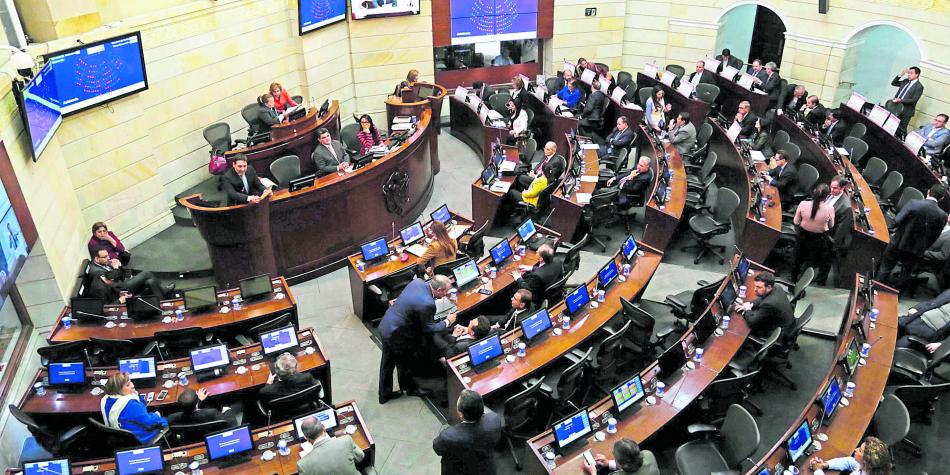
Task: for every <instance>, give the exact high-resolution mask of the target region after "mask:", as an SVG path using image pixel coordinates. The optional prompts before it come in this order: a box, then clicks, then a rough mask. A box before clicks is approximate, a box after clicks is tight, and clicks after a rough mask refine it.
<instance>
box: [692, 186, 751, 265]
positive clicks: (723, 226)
mask: <svg viewBox="0 0 950 475" xmlns="http://www.w3.org/2000/svg"><path fill="white" fill-rule="evenodd" d="M738 207H739V195H737V194H736V192H734V191H732V190H730V189H729V188H725V187H723V188H719V190H718V191H717V192H716V202H715V203H713V205H712V206H711V207H710V208H709V214H706V213H702V214H696V215H693V216H692V217H690V218H689V229H690V231H692V232H693V235H694V236H695V237H696V244H695V245H692V246H685V247H683V249H682V250H683V251H688V250H690V249H695V250H696V257H695V258H694V259H693V264H699V261H700V260H702V258H703V256H705V255H706V254H712V255H714V256H716V257H718V258H719V264H720V265H722V264H725V263H726V258H725V257H723V255H722V254H720V253H719V252H717V251H716V250H717V249H720V250H721V251H722V252H725V250H726V247H725V246H720V245H715V244H712V243H710V241H711V240H712V238H714V237H716V236H719V235H722V234H726V233H728V232H729V231H730V230H732V214H733V213H734V212H735V211H736V209H737V208H738Z"/></svg>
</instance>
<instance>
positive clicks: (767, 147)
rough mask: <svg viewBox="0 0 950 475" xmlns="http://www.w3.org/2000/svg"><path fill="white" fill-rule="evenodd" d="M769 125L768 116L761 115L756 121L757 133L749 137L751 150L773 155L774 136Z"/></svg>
mask: <svg viewBox="0 0 950 475" xmlns="http://www.w3.org/2000/svg"><path fill="white" fill-rule="evenodd" d="M763 122H764V123H763ZM768 125H769V124H768V118H767V117H760V118H759V119H758V120H756V121H755V133H754V134H752V136H751V137H749V150H756V151H759V152H762V155H763V156H765V157H770V156H772V136H771V135H770V134H769V127H768Z"/></svg>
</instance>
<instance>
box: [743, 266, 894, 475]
mask: <svg viewBox="0 0 950 475" xmlns="http://www.w3.org/2000/svg"><path fill="white" fill-rule="evenodd" d="M854 277H855V278H854V281H855V282H854V283H853V284H852V287H851V288H852V289H854V288H860V287H861V286H862V285H863V283H864V277H863V276H861V275H855V276H854ZM873 288H874V295H873V297H872V302H873V303H872V306H873V307H874V308H877V309H878V310H879V311H880V315H878V317H877V323H876V324H875V325H876V326H875V328H874V329H870V328H869V323H870V322H869V321H868V320H867V319H865V318H864V312H863V311H862V309H863V307H864V303H865V296H864V295H859V293H858V292H856V291H855V290H852V291H851V301H850V305H849V306H848V308H847V314H846V315H845V316H844V320H845V321H846V322H847V324H846V325H847V326H843V327H842V328H845V329H846V332H845V333H844V334H843V335H840V337H839V338H840V339H839V340H838V341H837V344H836V346H835V352H834V356H833V358H832V359H831V364H830V367H829V368H828V370H827V372H826V374H825V377H824V379H823V380H822V383H821V386H819V387H818V389H817V390H816V391H815V396H814V397H813V398H812V399H810V401H817V400H819V399H820V398H821V395H822V393H823V392H824V390H825V388H826V387H827V386H828V383H829V382H830V381H831V379H832V378H834V377H837V378H838V379H839V381H841V382H842V383H843V382H846V381H849V380H850V381H853V382H854V383H855V385H856V389H855V395H854V397H851V398H850V404H849V405H848V406H847V407H839V408H838V409H837V410H836V411H835V414H834V418H833V419H832V420H831V423H830V424H828V425H827V427H823V428H818V429H817V430H815V426H816V424H817V422H816V421H815V418H816V417H817V416H818V410H819V405H818V404H814V403H812V402H809V403H808V405H807V406H805V408H804V409H802V412H801V414H800V415H799V416H798V417H797V418H796V419H795V421H794V422H793V423H792V425H791V426H790V427H789V429H788V431H786V432H785V434H784V435H782V437H781V438H780V439H779V440H778V441H777V442H776V443H775V445H774V446H772V449H771V450H769V452H768V453H767V454H766V455H765V456H764V457H762V458H761V459H760V460H759V461H758V463H757V464H756V468H755V469H753V470H750V471H749V472H748V474H749V475H754V474H756V473H758V471H759V470H761V468H764V467H765V466H768V467H770V468H775V466H776V465H778V464H782V465H783V466H786V467H787V466H788V460H787V450H786V447H785V445H784V442H785V440H786V439H788V438H789V437H791V435H792V434H793V433H794V432H795V431H796V430H797V429H798V426H799V425H801V423H802V421H804V420H806V419H807V420H808V421H809V424H811V425H812V429H813V430H812V432H813V433H814V434H817V433H818V432H821V433H824V434H825V435H827V436H828V440H827V441H825V442H821V450H819V451H817V452H816V453H815V454H813V455H809V456H803V457H802V458H801V459H800V460H799V461H798V463H797V464H796V466H797V467H798V468H799V470H800V471H801V473H804V474H810V473H812V471H811V469H810V468H809V467H808V460H810V459H811V458H812V457H814V456H818V457H821V458H822V459H824V460H828V459H832V458H835V457H845V456H848V455H851V452H853V451H854V448H855V447H857V446H858V445H859V444H860V443H861V438H862V437H863V435H864V432H865V431H866V430H867V428H868V426H870V424H871V419H872V418H873V417H874V412H875V411H876V410H877V405H878V403H879V402H880V400H881V397H882V396H883V395H884V386H885V385H886V384H887V377H888V375H889V374H890V371H891V361H892V360H893V358H894V349H895V348H894V347H895V344H896V342H897V318H898V315H897V314H898V309H897V291H895V290H893V289H891V288H889V287H887V286H885V285H883V284H880V283H878V282H874V287H873ZM854 325H863V326H864V330H865V332H866V333H865V334H866V335H867V336H868V339H869V340H870V343H872V344H873V346H872V348H871V352H870V354H869V355H868V357H867V358H866V360H867V364H866V365H864V366H859V367H858V368H857V369H856V370H855V373H854V376H852V377H850V378H849V377H848V375H847V373H846V372H845V369H844V367H843V365H841V364H839V361H840V360H841V358H843V357H844V355H845V353H846V352H847V351H848V343H849V342H850V341H851V339H852V338H854V337H855V336H858V337H859V338H860V336H859V335H858V330H857V329H856V327H855V326H854ZM842 391H844V389H843V388H842Z"/></svg>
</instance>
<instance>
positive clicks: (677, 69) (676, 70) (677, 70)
mask: <svg viewBox="0 0 950 475" xmlns="http://www.w3.org/2000/svg"><path fill="white" fill-rule="evenodd" d="M666 70H667V71H669V72H671V73H673V74H675V75H676V76H677V77H680V78H681V77H683V75H685V74H686V68H684V67H682V66H680V65H678V64H667V65H666Z"/></svg>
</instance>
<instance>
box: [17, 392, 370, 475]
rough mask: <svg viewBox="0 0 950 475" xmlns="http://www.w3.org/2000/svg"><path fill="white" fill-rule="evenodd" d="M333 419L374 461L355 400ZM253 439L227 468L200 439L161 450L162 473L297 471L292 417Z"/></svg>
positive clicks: (94, 470)
mask: <svg viewBox="0 0 950 475" xmlns="http://www.w3.org/2000/svg"><path fill="white" fill-rule="evenodd" d="M334 408H336V417H337V422H338V423H339V426H338V427H340V429H339V430H338V431H335V433H336V435H337V436H339V435H340V434H341V433H343V432H342V431H344V430H345V427H346V426H348V425H352V426H354V427H355V428H356V432H354V433H353V435H352V436H351V437H352V438H353V442H354V443H356V446H357V447H359V448H360V449H362V450H363V452H364V454H365V458H364V459H363V462H362V463H360V464H359V465H360V466H361V467H363V466H370V465H373V464H374V463H375V458H376V443H375V441H374V440H373V436H372V435H371V434H370V432H369V427H368V426H367V425H366V421H365V419H364V418H363V415H362V414H361V413H360V410H359V407H357V405H356V401H353V400H349V401H346V402H342V403H339V404H335V405H334ZM251 439H252V440H253V441H254V446H255V447H254V449H253V450H252V453H251V459H250V460H249V461H247V462H245V463H243V464H239V465H235V466H232V467H228V468H221V467H218V466H217V463H216V462H212V461H210V460H208V451H207V448H206V447H205V444H204V443H198V444H191V445H185V446H181V447H174V448H172V449H168V450H164V451H163V458H164V459H165V471H164V473H176V472H178V471H182V472H185V473H189V472H190V471H189V470H188V464H190V463H191V462H194V461H197V462H198V463H199V464H200V466H201V470H202V471H203V472H204V473H208V474H211V473H229V474H256V475H272V474H281V475H291V474H295V473H297V461H298V460H300V442H299V441H300V439H299V438H297V434H296V432H295V429H294V425H293V421H285V422H281V423H279V424H274V425H272V426H268V427H264V428H262V429H258V430H254V431H252V434H251ZM279 440H286V441H287V442H288V444H290V452H291V453H290V454H289V455H287V456H281V455H279V454H277V442H278V441H279ZM265 450H271V451H272V452H274V453H275V454H276V455H277V456H276V457H274V458H273V459H271V460H270V461H267V462H265V461H264V460H262V459H261V455H262V454H263V453H264V451H265ZM70 468H71V469H72V470H71V471H72V473H73V475H90V474H92V475H97V474H103V475H106V474H109V475H112V474H114V471H115V460H114V459H101V460H90V461H82V462H73V463H72V464H71V465H70ZM17 473H21V470H19V469H8V470H7V474H8V475H11V474H17Z"/></svg>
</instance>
